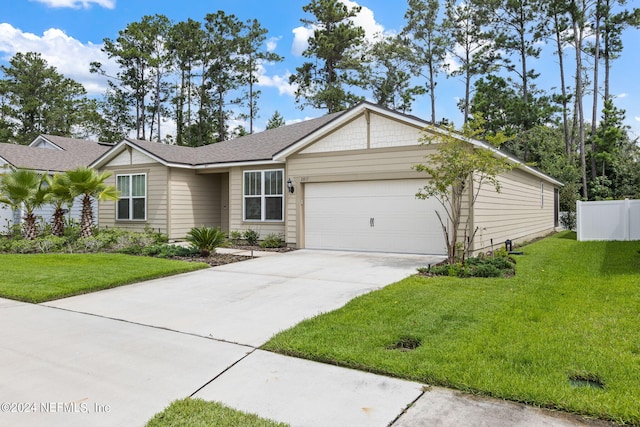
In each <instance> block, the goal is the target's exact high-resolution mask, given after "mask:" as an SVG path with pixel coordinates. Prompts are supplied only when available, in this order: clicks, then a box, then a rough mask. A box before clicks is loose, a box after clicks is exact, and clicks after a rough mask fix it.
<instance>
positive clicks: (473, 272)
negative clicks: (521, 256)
mask: <svg viewBox="0 0 640 427" xmlns="http://www.w3.org/2000/svg"><path fill="white" fill-rule="evenodd" d="M418 272H419V273H421V274H424V275H430V276H450V277H510V276H513V275H514V274H515V260H514V259H513V258H511V257H509V255H508V254H507V252H506V251H504V252H496V253H495V254H494V256H489V257H484V256H482V257H480V256H479V257H472V258H467V259H466V260H465V262H464V263H462V262H456V263H454V264H444V265H436V266H433V267H431V268H427V267H420V268H418Z"/></svg>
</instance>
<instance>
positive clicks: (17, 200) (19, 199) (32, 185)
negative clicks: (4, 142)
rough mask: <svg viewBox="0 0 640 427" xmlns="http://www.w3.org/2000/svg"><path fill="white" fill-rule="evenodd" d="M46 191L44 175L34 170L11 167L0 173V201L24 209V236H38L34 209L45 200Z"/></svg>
mask: <svg viewBox="0 0 640 427" xmlns="http://www.w3.org/2000/svg"><path fill="white" fill-rule="evenodd" d="M47 193H48V189H47V186H46V185H45V177H44V176H43V175H41V174H39V173H38V172H36V171H34V170H29V169H13V168H12V169H11V170H10V171H9V172H8V173H4V174H2V175H0V203H4V204H7V205H9V206H10V207H11V208H13V209H23V210H24V217H23V219H24V225H23V227H24V237H25V238H27V239H29V240H33V239H35V238H36V237H37V236H38V229H37V224H36V217H35V214H34V211H35V209H37V208H38V207H40V206H42V205H44V204H45V202H46V196H47Z"/></svg>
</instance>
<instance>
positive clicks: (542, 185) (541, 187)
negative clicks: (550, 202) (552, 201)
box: [540, 182, 544, 208]
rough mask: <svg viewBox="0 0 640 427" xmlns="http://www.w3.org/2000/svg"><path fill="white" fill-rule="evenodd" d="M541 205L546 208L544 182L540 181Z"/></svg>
mask: <svg viewBox="0 0 640 427" xmlns="http://www.w3.org/2000/svg"><path fill="white" fill-rule="evenodd" d="M540 207H541V208H544V182H541V183H540Z"/></svg>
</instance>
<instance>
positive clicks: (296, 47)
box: [291, 27, 313, 56]
mask: <svg viewBox="0 0 640 427" xmlns="http://www.w3.org/2000/svg"><path fill="white" fill-rule="evenodd" d="M292 32H293V45H292V46H291V53H292V54H293V56H302V52H304V51H305V50H306V49H307V47H309V39H310V38H311V36H313V28H307V27H297V28H294V29H293V30H292Z"/></svg>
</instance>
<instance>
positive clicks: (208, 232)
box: [187, 227, 225, 257]
mask: <svg viewBox="0 0 640 427" xmlns="http://www.w3.org/2000/svg"><path fill="white" fill-rule="evenodd" d="M187 241H188V242H189V243H191V246H192V247H194V248H196V249H198V250H199V251H200V255H201V256H203V257H207V256H209V255H211V253H212V252H215V250H216V248H217V247H218V246H220V245H221V244H222V243H223V242H224V241H225V233H224V232H223V231H222V230H220V228H219V227H216V228H211V227H194V228H192V229H191V230H189V232H188V233H187Z"/></svg>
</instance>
